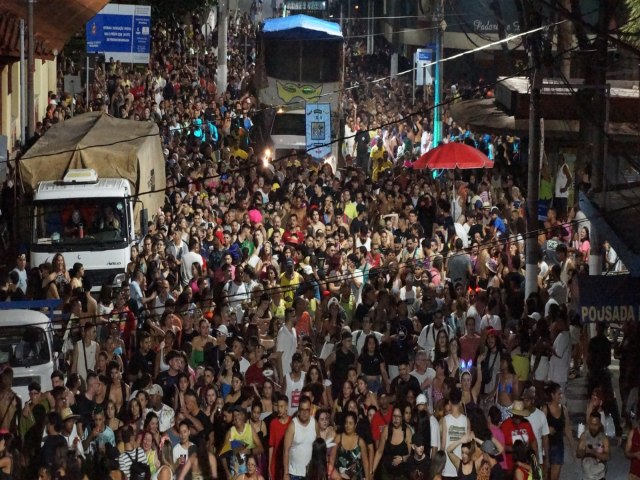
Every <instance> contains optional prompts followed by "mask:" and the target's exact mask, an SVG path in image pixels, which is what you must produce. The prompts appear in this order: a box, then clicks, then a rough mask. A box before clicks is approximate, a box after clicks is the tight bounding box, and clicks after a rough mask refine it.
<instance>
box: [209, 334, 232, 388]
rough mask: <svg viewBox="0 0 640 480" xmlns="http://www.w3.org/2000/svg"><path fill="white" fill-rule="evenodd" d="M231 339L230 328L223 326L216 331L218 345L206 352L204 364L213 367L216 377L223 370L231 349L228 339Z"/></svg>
mask: <svg viewBox="0 0 640 480" xmlns="http://www.w3.org/2000/svg"><path fill="white" fill-rule="evenodd" d="M228 338H229V328H228V327H227V326H226V325H224V324H221V325H219V326H218V328H217V329H216V345H215V346H214V347H213V348H211V349H207V350H205V352H204V363H205V364H206V365H210V366H211V367H213V370H214V372H215V376H216V377H217V376H218V374H219V373H220V370H221V368H222V363H223V362H224V357H225V356H226V355H227V351H228V349H229V347H228V345H227V339H228Z"/></svg>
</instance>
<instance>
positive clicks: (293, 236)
mask: <svg viewBox="0 0 640 480" xmlns="http://www.w3.org/2000/svg"><path fill="white" fill-rule="evenodd" d="M282 241H283V242H284V243H295V244H298V245H300V244H301V243H303V242H304V233H303V232H302V230H300V227H299V226H298V216H297V215H296V214H295V213H292V214H291V215H290V216H289V228H288V229H287V230H285V232H284V235H282Z"/></svg>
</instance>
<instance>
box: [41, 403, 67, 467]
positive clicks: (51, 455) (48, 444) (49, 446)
mask: <svg viewBox="0 0 640 480" xmlns="http://www.w3.org/2000/svg"><path fill="white" fill-rule="evenodd" d="M61 432H62V418H60V415H59V414H58V412H56V411H51V412H49V413H48V414H47V436H46V438H45V439H44V443H43V444H42V449H41V450H40V466H42V467H47V468H52V467H53V465H54V461H55V456H56V451H57V450H58V448H59V447H62V448H64V447H66V446H67V440H66V439H65V438H64V437H63V436H62V433H61Z"/></svg>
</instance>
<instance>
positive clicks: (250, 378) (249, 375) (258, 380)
mask: <svg viewBox="0 0 640 480" xmlns="http://www.w3.org/2000/svg"><path fill="white" fill-rule="evenodd" d="M265 360H266V357H265V356H264V347H263V346H262V344H260V343H259V344H257V345H256V347H255V351H254V358H253V363H252V364H251V365H249V368H247V371H246V372H245V374H244V381H245V384H246V385H249V386H252V387H254V386H255V387H256V388H258V390H262V386H263V385H264V382H265V381H266V380H267V377H265V376H264V373H262V369H263V368H264V363H265Z"/></svg>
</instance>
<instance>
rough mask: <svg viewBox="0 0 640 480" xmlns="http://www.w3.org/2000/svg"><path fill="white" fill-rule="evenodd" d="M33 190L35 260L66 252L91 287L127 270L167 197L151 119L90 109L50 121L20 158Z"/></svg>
mask: <svg viewBox="0 0 640 480" xmlns="http://www.w3.org/2000/svg"><path fill="white" fill-rule="evenodd" d="M20 178H21V180H22V184H23V187H24V189H25V192H26V193H27V194H28V195H29V197H30V198H31V203H30V206H31V210H30V211H31V214H30V215H31V219H32V222H31V238H30V241H29V250H30V260H31V266H32V267H33V266H35V267H37V266H39V265H40V264H42V263H44V262H51V261H52V259H53V256H54V255H55V254H56V253H61V254H62V255H63V256H64V259H65V263H66V265H67V268H71V267H72V266H73V265H74V264H75V263H81V264H83V266H84V269H85V277H87V278H89V279H90V280H91V284H92V285H93V288H94V290H96V289H100V288H101V286H102V285H105V284H114V283H116V284H117V283H118V282H120V281H121V280H122V279H123V278H124V273H125V270H126V268H127V264H128V263H129V261H130V259H131V247H132V246H133V245H134V244H136V243H138V242H139V241H140V239H141V236H142V235H144V233H145V232H146V230H145V229H146V222H147V220H148V219H149V220H151V219H153V217H154V216H155V215H156V214H157V212H158V211H159V209H161V208H162V206H163V205H164V189H165V184H166V177H165V160H164V156H163V152H162V145H161V141H160V137H159V135H158V127H157V126H156V125H155V124H154V123H152V122H134V121H131V120H121V119H116V118H113V117H111V116H109V115H106V114H103V113H89V114H85V115H80V116H77V117H75V118H73V119H71V120H67V121H65V122H63V123H59V124H57V125H55V126H54V127H52V128H51V129H50V130H49V131H48V132H47V133H46V134H45V135H44V136H43V137H41V138H40V139H39V140H38V141H37V142H36V144H35V145H34V146H33V147H32V148H31V149H30V150H29V151H28V152H27V153H26V155H25V156H24V157H23V158H22V159H21V161H20Z"/></svg>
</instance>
